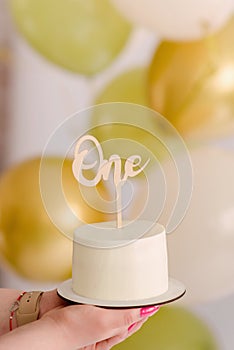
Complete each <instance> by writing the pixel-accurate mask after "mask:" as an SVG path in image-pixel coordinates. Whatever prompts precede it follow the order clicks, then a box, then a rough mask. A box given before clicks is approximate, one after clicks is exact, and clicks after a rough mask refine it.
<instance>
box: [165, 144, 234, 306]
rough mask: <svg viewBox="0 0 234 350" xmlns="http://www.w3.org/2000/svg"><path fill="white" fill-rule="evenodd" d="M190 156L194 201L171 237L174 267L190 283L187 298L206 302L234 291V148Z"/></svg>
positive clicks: (171, 267)
mask: <svg viewBox="0 0 234 350" xmlns="http://www.w3.org/2000/svg"><path fill="white" fill-rule="evenodd" d="M191 158H192V164H193V168H194V190H193V195H192V201H191V206H190V209H189V210H188V212H187V214H186V216H185V218H184V220H183V221H182V223H181V224H180V226H179V227H178V228H177V229H176V230H175V231H174V232H173V233H172V234H169V235H168V255H169V271H170V275H171V276H176V278H178V279H179V280H181V281H183V283H184V284H185V285H186V287H187V294H186V296H185V298H183V301H184V302H186V303H201V302H207V301H210V300H214V299H217V298H220V297H223V296H226V295H228V294H230V293H233V292H234V283H233V276H234V253H233V252H234V186H233V178H234V150H233V148H231V147H227V146H226V145H222V146H221V147H220V145H219V146H217V145H215V146H212V147H211V146H209V147H208V146H206V147H202V148H200V149H196V150H192V151H191ZM172 180H173V179H172ZM172 183H173V181H172ZM174 183H175V181H174ZM172 187H173V186H172ZM174 187H175V185H174ZM170 190H171V189H170ZM172 190H173V188H172ZM172 192H173V191H172ZM172 192H171V191H170V192H168V195H169V199H170V200H171V201H172V202H173V201H174V198H173V199H172V198H170V194H169V193H172ZM174 192H175V191H174Z"/></svg>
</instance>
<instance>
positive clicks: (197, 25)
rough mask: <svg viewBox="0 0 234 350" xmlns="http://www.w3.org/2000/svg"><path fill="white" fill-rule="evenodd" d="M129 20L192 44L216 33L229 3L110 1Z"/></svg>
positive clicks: (229, 8) (230, 0)
mask: <svg viewBox="0 0 234 350" xmlns="http://www.w3.org/2000/svg"><path fill="white" fill-rule="evenodd" d="M112 1H113V3H114V4H115V5H116V7H117V8H118V9H119V10H120V12H122V13H123V14H124V15H125V16H126V17H127V18H128V19H129V20H131V21H132V22H134V23H135V24H137V25H142V26H145V27H147V28H149V29H152V30H154V31H156V32H157V33H158V34H159V35H160V36H161V37H162V38H164V39H169V40H192V39H198V38H201V37H203V36H205V35H207V34H209V33H212V32H214V31H215V30H217V29H219V28H220V27H221V26H222V25H223V24H225V22H226V21H227V20H228V18H229V17H230V16H231V14H232V12H233V0H198V1H197V0H196V1H195V0H176V1H175V0H134V1H133V0H112Z"/></svg>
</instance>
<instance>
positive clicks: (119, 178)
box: [72, 135, 150, 228]
mask: <svg viewBox="0 0 234 350" xmlns="http://www.w3.org/2000/svg"><path fill="white" fill-rule="evenodd" d="M86 141H91V142H93V143H94V145H95V147H96V150H97V153H98V160H94V161H93V162H92V163H86V162H85V159H86V156H87V155H88V153H89V150H88V149H85V150H81V148H82V145H83V144H84V143H85V142H86ZM149 161H150V158H148V159H147V160H146V162H145V163H144V164H143V165H141V162H142V159H141V156H139V155H135V154H134V155H132V156H129V157H128V158H127V159H126V161H125V165H124V172H123V174H122V160H121V158H120V156H119V155H118V154H113V155H111V156H110V157H109V159H108V160H107V159H104V157H103V150H102V147H101V145H100V143H99V141H98V140H97V139H96V138H95V137H94V136H92V135H84V136H82V137H81V138H80V139H79V140H78V142H77V144H76V147H75V153H74V161H73V165H72V170H73V174H74V176H75V178H76V180H77V181H78V182H79V183H80V184H82V185H84V186H87V187H93V186H96V185H97V184H98V183H99V182H100V181H101V180H102V179H103V180H105V181H107V180H108V179H109V177H110V172H111V169H112V167H114V169H113V180H114V185H115V192H116V203H117V208H116V213H117V228H121V227H122V201H121V198H122V196H121V192H122V185H123V184H124V183H125V181H126V180H127V179H128V178H129V177H135V176H137V175H138V174H140V173H141V172H142V171H143V170H144V169H145V167H146V166H147V164H148V163H149ZM97 165H98V170H97V173H96V176H95V177H94V178H93V179H91V180H90V179H88V178H86V177H85V176H84V174H83V170H88V169H94V167H95V166H97ZM136 168H137V169H136Z"/></svg>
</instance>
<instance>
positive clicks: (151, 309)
mask: <svg viewBox="0 0 234 350" xmlns="http://www.w3.org/2000/svg"><path fill="white" fill-rule="evenodd" d="M158 310H159V306H147V307H143V308H142V309H141V311H140V314H141V317H147V316H152V315H153V314H155V313H156V312H157V311H158Z"/></svg>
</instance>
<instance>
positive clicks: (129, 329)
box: [128, 323, 136, 332]
mask: <svg viewBox="0 0 234 350" xmlns="http://www.w3.org/2000/svg"><path fill="white" fill-rule="evenodd" d="M135 326H136V323H133V324H131V326H130V327H128V331H129V332H131V331H132V330H133V328H134V327H135Z"/></svg>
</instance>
